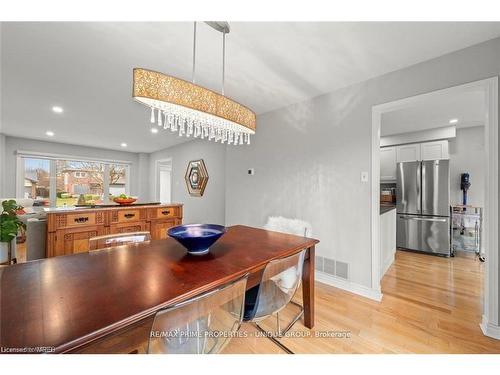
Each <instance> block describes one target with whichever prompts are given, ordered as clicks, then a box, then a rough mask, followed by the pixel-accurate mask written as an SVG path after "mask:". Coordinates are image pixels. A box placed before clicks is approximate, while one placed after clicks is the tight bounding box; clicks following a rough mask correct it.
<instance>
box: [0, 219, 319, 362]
mask: <svg viewBox="0 0 500 375" xmlns="http://www.w3.org/2000/svg"><path fill="white" fill-rule="evenodd" d="M318 242H319V241H318V240H315V239H312V238H307V237H299V236H294V235H289V234H284V233H278V232H271V231H266V230H263V229H258V228H252V227H248V226H242V225H236V226H232V227H228V231H227V233H226V234H225V235H224V236H223V237H222V238H221V239H219V241H218V242H217V243H215V244H214V245H212V247H211V248H210V252H209V253H208V254H206V255H203V256H195V255H189V254H188V253H187V252H186V250H185V249H184V248H183V247H182V246H181V245H180V244H179V243H177V242H176V241H175V240H173V239H170V238H169V239H165V240H154V241H150V242H145V243H138V244H132V245H123V246H117V247H113V248H108V249H103V250H98V251H91V252H84V253H79V254H74V255H67V256H58V257H53V258H49V259H42V260H37V261H32V262H27V263H22V264H16V265H12V266H9V267H2V268H0V353H40V352H42V353H131V352H137V349H136V348H137V347H139V346H140V345H141V343H144V342H147V340H148V338H149V331H150V329H151V324H152V321H153V318H154V315H155V313H156V312H157V311H158V310H160V309H162V308H165V307H167V306H170V305H172V304H175V303H178V302H181V301H184V300H187V299H189V298H191V297H194V296H197V295H199V294H201V293H204V292H207V291H209V290H212V289H214V288H217V287H219V286H221V285H224V284H225V283H227V282H230V281H231V280H234V279H237V278H238V277H240V276H242V275H244V274H246V273H248V274H249V278H248V282H247V289H248V288H251V287H253V286H255V285H257V284H258V283H259V282H260V279H261V276H262V272H263V270H264V267H265V266H266V264H267V263H268V262H269V261H271V260H273V259H277V258H280V257H284V256H287V255H292V254H294V253H297V252H299V251H301V250H303V249H306V257H305V263H304V272H303V276H302V298H303V306H304V325H305V326H306V327H308V328H312V327H313V326H314V249H315V245H316V244H317V243H318Z"/></svg>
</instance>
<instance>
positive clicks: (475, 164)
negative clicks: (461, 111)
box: [449, 126, 486, 207]
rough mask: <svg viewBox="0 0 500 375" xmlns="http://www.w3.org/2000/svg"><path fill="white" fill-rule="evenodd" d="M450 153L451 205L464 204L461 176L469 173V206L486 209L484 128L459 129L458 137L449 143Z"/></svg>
mask: <svg viewBox="0 0 500 375" xmlns="http://www.w3.org/2000/svg"><path fill="white" fill-rule="evenodd" d="M449 152H450V184H451V186H450V201H451V203H452V204H462V190H460V175H461V174H462V173H464V172H469V174H470V181H471V187H470V189H469V191H468V193H467V196H468V204H470V205H472V206H478V207H484V191H485V190H484V189H485V185H486V174H485V172H486V167H485V163H486V150H485V145H484V127H483V126H476V127H473V128H464V129H457V137H456V138H455V139H452V140H450V142H449Z"/></svg>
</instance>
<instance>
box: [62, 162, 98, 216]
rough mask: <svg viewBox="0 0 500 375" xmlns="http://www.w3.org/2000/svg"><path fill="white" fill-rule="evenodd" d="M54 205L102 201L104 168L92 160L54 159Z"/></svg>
mask: <svg viewBox="0 0 500 375" xmlns="http://www.w3.org/2000/svg"><path fill="white" fill-rule="evenodd" d="M56 165H57V167H56V181H57V182H56V185H57V187H56V189H57V198H56V206H57V207H60V206H64V205H66V206H74V205H75V204H89V205H90V204H101V203H104V183H105V181H104V170H105V169H106V167H107V164H104V163H99V162H94V161H75V160H57V161H56Z"/></svg>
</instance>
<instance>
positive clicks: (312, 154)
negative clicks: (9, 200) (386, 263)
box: [226, 39, 500, 287]
mask: <svg viewBox="0 0 500 375" xmlns="http://www.w3.org/2000/svg"><path fill="white" fill-rule="evenodd" d="M498 61H500V39H494V40H491V41H488V42H485V43H482V44H479V45H476V46H472V47H469V48H466V49H464V50H461V51H457V52H454V53H451V54H448V55H445V56H442V57H439V58H436V59H433V60H430V61H427V62H423V63H420V64H417V65H414V66H411V67H408V68H405V69H402V70H399V71H396V72H392V73H389V74H386V75H384V76H381V77H377V78H374V79H372V80H369V81H366V82H362V83H360V84H357V85H353V86H350V87H347V88H344V89H341V90H337V91H335V92H333V93H330V94H326V95H322V96H319V97H317V98H314V99H312V100H308V101H305V102H302V103H298V104H295V105H291V106H289V107H287V108H283V109H280V110H277V111H274V112H271V113H266V114H263V115H261V116H258V121H257V134H256V136H255V137H254V138H253V143H252V145H250V146H248V147H237V148H228V150H227V170H226V180H227V184H226V191H227V199H226V222H227V224H235V223H241V224H250V225H258V226H261V225H263V224H264V222H265V220H266V218H267V216H268V215H271V214H281V215H285V216H289V217H298V218H301V219H305V220H308V221H310V222H311V223H312V226H313V232H314V236H315V237H317V238H318V239H320V241H321V242H320V244H319V245H318V246H317V249H318V255H321V256H325V257H329V258H333V259H337V260H340V261H345V262H348V263H349V264H350V267H351V281H352V282H355V283H358V284H362V285H364V286H367V287H370V282H371V238H370V236H371V232H370V215H371V210H370V184H369V183H364V184H363V183H361V182H360V173H361V172H362V171H370V166H371V137H372V135H371V108H372V106H373V105H376V104H381V103H386V102H390V101H394V100H397V99H401V98H405V97H409V96H414V95H418V94H423V93H426V92H430V91H435V90H438V89H443V88H447V87H451V86H456V85H460V84H463V83H467V82H471V81H476V80H480V79H484V78H488V77H492V76H497V75H499V74H500V64H498ZM303 74H307V72H303ZM251 167H253V168H255V171H256V174H255V176H247V175H246V174H245V173H246V169H247V168H251Z"/></svg>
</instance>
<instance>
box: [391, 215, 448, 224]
mask: <svg viewBox="0 0 500 375" xmlns="http://www.w3.org/2000/svg"><path fill="white" fill-rule="evenodd" d="M399 218H400V219H404V220H416V221H433V222H437V223H446V219H440V218H433V217H413V216H400V217H399Z"/></svg>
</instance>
